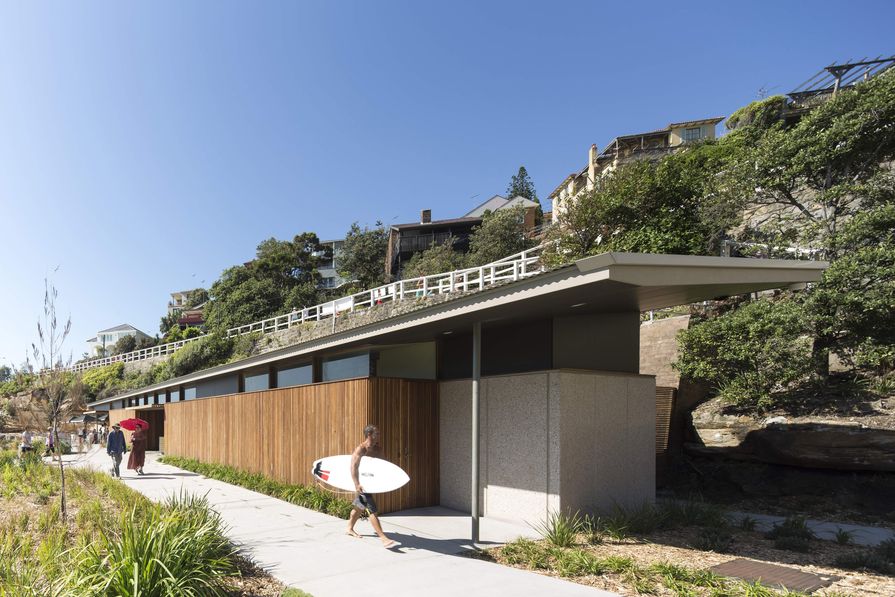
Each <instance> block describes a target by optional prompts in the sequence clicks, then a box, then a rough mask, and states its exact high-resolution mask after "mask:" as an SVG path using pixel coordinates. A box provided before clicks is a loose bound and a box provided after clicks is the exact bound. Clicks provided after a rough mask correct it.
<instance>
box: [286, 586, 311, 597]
mask: <svg viewBox="0 0 895 597" xmlns="http://www.w3.org/2000/svg"><path fill="white" fill-rule="evenodd" d="M280 597H314V596H313V595H311V594H310V593H306V592H304V591H302V590H301V589H296V588H293V587H289V588H288V589H286V590H285V591H283V593H282V594H281V595H280Z"/></svg>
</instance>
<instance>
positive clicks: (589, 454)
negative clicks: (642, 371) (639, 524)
mask: <svg viewBox="0 0 895 597" xmlns="http://www.w3.org/2000/svg"><path fill="white" fill-rule="evenodd" d="M559 376H560V384H559V385H560V395H561V399H560V400H561V401H560V410H561V412H562V418H561V420H560V427H561V429H562V434H561V435H562V444H561V454H562V463H561V471H562V481H561V486H562V492H561V495H562V507H563V510H566V509H569V510H572V511H575V510H581V511H589V512H607V511H611V510H612V508H613V506H614V505H615V504H620V505H623V506H639V505H641V504H643V503H644V502H651V501H652V500H653V498H654V496H655V479H656V457H655V449H656V383H655V380H654V379H653V378H652V377H651V376H641V375H621V374H612V373H589V372H570V371H562V372H560V374H559Z"/></svg>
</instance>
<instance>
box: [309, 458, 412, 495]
mask: <svg viewBox="0 0 895 597" xmlns="http://www.w3.org/2000/svg"><path fill="white" fill-rule="evenodd" d="M357 472H358V476H359V480H360V484H361V486H362V487H363V488H364V491H365V492H367V493H386V492H388V491H394V490H396V489H399V488H401V487H403V486H404V485H406V484H407V482H408V481H410V477H409V476H408V475H407V473H405V472H404V470H403V469H402V468H401V467H400V466H398V465H396V464H392V463H391V462H389V461H388V460H383V459H381V458H371V457H369V456H363V457H361V459H360V467H359V468H358V471H357ZM311 474H312V475H314V478H315V479H318V480H320V481H322V482H324V483H326V484H327V485H331V486H332V487H335V488H336V489H341V490H343V491H354V481H352V480H351V455H350V454H342V455H339V456H327V457H326V458H321V459H319V460H315V461H314V466H313V467H312V468H311Z"/></svg>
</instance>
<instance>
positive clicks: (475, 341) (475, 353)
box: [471, 321, 482, 543]
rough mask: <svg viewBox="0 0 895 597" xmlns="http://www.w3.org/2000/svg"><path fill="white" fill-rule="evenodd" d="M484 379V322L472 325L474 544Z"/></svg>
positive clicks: (477, 529) (477, 505)
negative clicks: (480, 385)
mask: <svg viewBox="0 0 895 597" xmlns="http://www.w3.org/2000/svg"><path fill="white" fill-rule="evenodd" d="M481 378H482V322H481V321H476V322H475V323H473V324H472V450H471V452H472V467H471V468H472V500H471V511H472V542H473V543H478V541H479V382H480V381H481Z"/></svg>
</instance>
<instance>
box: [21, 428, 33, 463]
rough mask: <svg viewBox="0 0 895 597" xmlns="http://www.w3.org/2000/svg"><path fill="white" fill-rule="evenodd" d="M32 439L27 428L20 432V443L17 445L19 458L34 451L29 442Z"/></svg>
mask: <svg viewBox="0 0 895 597" xmlns="http://www.w3.org/2000/svg"><path fill="white" fill-rule="evenodd" d="M33 439H34V436H33V435H32V434H31V431H29V430H28V429H26V430H25V431H23V432H22V443H21V444H20V445H19V458H21V457H23V456H24V455H25V454H28V453H29V452H32V451H34V445H33V444H32V443H31V442H32V440H33Z"/></svg>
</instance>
